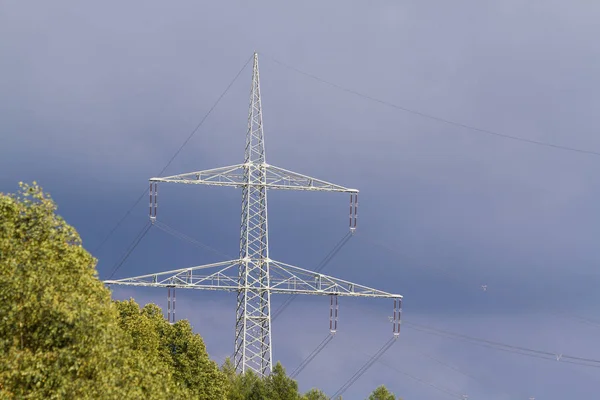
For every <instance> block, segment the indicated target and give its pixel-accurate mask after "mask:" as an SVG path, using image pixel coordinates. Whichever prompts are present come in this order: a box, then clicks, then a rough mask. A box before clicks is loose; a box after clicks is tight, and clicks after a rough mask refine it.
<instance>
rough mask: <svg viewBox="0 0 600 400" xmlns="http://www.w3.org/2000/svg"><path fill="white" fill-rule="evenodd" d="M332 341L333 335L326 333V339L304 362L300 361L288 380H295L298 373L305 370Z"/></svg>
mask: <svg viewBox="0 0 600 400" xmlns="http://www.w3.org/2000/svg"><path fill="white" fill-rule="evenodd" d="M332 339H333V335H332V334H331V333H328V334H327V337H326V338H325V339H323V340H322V341H321V343H319V345H318V346H317V347H315V349H314V350H313V351H312V352H311V353H310V354H309V355H308V356H307V357H306V358H305V359H304V360H302V362H301V363H300V365H298V366H297V367H296V369H295V370H294V371H292V373H291V374H290V378H292V379H296V377H297V376H298V375H299V374H300V372H302V370H303V369H304V368H306V367H307V366H308V364H310V363H311V361H312V360H314V359H315V357H317V356H318V355H319V353H320V352H322V351H323V349H325V347H327V345H328V344H329V342H331V340H332Z"/></svg>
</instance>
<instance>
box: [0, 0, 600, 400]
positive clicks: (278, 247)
mask: <svg viewBox="0 0 600 400" xmlns="http://www.w3.org/2000/svg"><path fill="white" fill-rule="evenodd" d="M599 19H600V4H596V3H594V2H590V1H583V0H582V1H578V0H575V1H571V2H568V3H567V2H564V1H562V2H561V1H553V0H550V1H543V2H542V1H528V2H525V1H520V2H519V1H515V0H507V1H503V2H492V1H473V0H468V1H467V0H464V1H458V2H452V3H449V2H445V1H440V0H429V1H406V2H392V1H375V2H357V1H352V2H342V1H337V0H335V1H331V2H327V3H325V4H323V3H322V2H313V1H309V2H300V3H289V2H268V1H255V2H251V3H247V2H241V1H223V2H212V3H207V2H194V1H180V2H177V3H175V4H165V3H164V2H158V1H143V2H142V1H131V2H127V3H122V2H116V1H105V2H101V3H96V4H91V3H83V2H76V1H64V0H60V1H54V2H51V3H50V2H30V1H4V2H2V3H0V38H2V39H1V40H0V71H2V73H1V74H0V138H1V141H0V143H1V145H0V170H2V171H3V173H2V174H0V191H2V192H13V191H15V190H16V189H17V182H18V181H32V180H34V179H35V180H37V181H38V182H39V183H40V184H41V185H42V186H43V187H44V188H45V189H46V190H47V191H49V192H50V193H51V195H52V196H53V197H54V198H55V200H56V201H57V203H58V205H59V211H60V213H61V214H62V215H63V216H64V217H65V218H66V219H67V221H68V222H69V223H71V224H73V225H74V226H75V227H76V228H77V229H78V230H79V232H80V233H81V235H82V237H83V240H84V244H85V246H86V247H87V248H88V249H90V250H93V249H95V248H96V247H97V246H98V245H99V244H100V243H101V241H102V239H103V238H104V237H105V236H106V234H107V233H108V232H109V231H110V230H111V229H112V228H113V226H114V225H115V224H116V222H117V221H118V220H119V219H120V218H121V217H122V215H123V214H124V213H125V212H126V211H127V210H128V209H129V207H130V206H131V204H132V203H133V202H134V201H135V199H136V198H137V197H138V196H139V194H140V193H141V192H142V191H143V190H144V188H145V187H146V183H147V179H148V178H149V177H151V176H155V175H156V174H157V173H158V172H159V171H160V170H161V169H162V167H163V166H164V165H165V164H166V163H167V161H168V160H169V159H170V158H171V156H172V155H173V154H174V153H175V151H176V150H177V149H178V148H179V146H180V145H181V143H182V142H183V141H184V140H185V138H186V137H187V136H188V135H189V133H190V132H191V131H192V130H193V129H194V127H195V126H196V125H197V124H198V122H199V121H200V120H201V118H202V116H203V115H204V114H205V113H206V112H207V111H208V109H209V108H210V107H211V106H212V104H213V103H214V101H215V100H216V99H217V97H218V96H219V95H220V94H221V92H222V91H223V90H224V89H225V87H226V86H227V84H228V83H229V82H230V81H231V79H232V78H233V77H234V76H235V74H236V73H237V72H238V71H239V69H240V68H241V67H242V65H243V64H244V62H246V60H247V59H248V58H249V57H250V56H251V54H252V52H253V51H255V50H256V51H258V52H259V53H260V54H261V55H260V70H261V84H262V96H263V99H262V100H263V111H264V127H265V137H266V147H267V159H268V161H269V163H272V164H274V165H278V166H281V167H284V168H286V169H291V170H294V171H298V172H301V173H306V174H309V175H312V176H316V177H319V178H323V179H326V180H329V181H333V182H336V183H339V184H341V185H345V186H350V187H356V188H358V189H360V190H361V194H360V196H359V197H360V198H359V200H360V207H359V226H358V233H357V234H356V236H355V237H353V238H352V239H351V240H350V241H349V242H348V244H347V245H346V246H345V247H344V249H343V250H342V251H341V252H340V254H339V255H338V256H337V257H336V258H335V259H334V260H333V261H332V262H331V263H330V264H329V265H328V266H327V268H326V269H325V270H324V272H325V273H328V274H331V275H335V276H338V277H340V278H344V279H347V280H352V281H356V282H360V283H363V284H365V285H369V286H374V287H377V288H380V289H382V290H386V291H392V292H400V293H401V294H403V295H404V296H405V304H404V311H405V313H404V317H405V319H406V321H412V322H416V323H420V324H423V325H427V326H432V327H435V328H439V329H444V330H449V331H453V332H458V333H463V334H468V335H471V336H477V337H481V338H486V339H489V340H496V341H501V342H504V343H509V344H514V345H518V346H524V347H531V348H535V349H540V350H546V351H549V352H556V353H558V354H561V353H563V354H570V355H575V356H582V357H587V358H596V359H600V347H599V345H598V342H597V337H598V332H599V330H600V325H594V324H590V323H583V321H582V320H581V318H580V317H583V318H588V319H592V320H594V319H595V320H596V321H600V311H599V309H598V304H599V302H600V295H599V294H598V291H597V290H596V288H597V287H598V285H599V284H600V274H599V272H598V269H597V265H598V261H599V258H600V257H599V255H598V252H597V245H596V239H595V238H597V237H598V236H599V234H600V224H599V222H600V214H598V212H597V203H596V199H597V198H598V196H599V195H600V178H598V175H597V174H595V173H594V171H595V170H596V168H597V167H598V165H600V157H599V156H594V155H586V154H581V153H577V152H570V151H564V150H559V149H554V148H548V147H541V146H536V145H532V144H527V143H522V142H517V141H512V140H508V139H503V138H499V137H495V136H491V135H486V134H483V133H479V132H475V131H470V130H468V129H464V128H460V127H456V126H452V125H448V124H444V123H440V122H436V121H432V120H429V119H425V118H422V117H420V116H418V115H414V114H410V113H406V112H401V111H399V110H396V109H393V108H390V107H386V106H384V105H382V104H378V103H375V102H372V101H369V100H367V99H364V98H361V97H358V96H354V95H351V94H349V93H346V92H343V91H340V90H338V89H335V88H332V87H330V86H327V85H324V84H323V83H319V82H317V81H315V80H313V79H310V78H307V77H306V76H303V75H300V74H298V73H296V72H294V71H291V70H289V69H286V68H284V67H282V66H281V65H280V64H278V63H276V62H274V61H273V59H276V60H280V61H282V62H284V63H286V64H289V65H293V66H294V67H296V68H298V69H301V70H302V71H306V72H308V73H311V74H314V75H317V76H319V77H320V78H323V79H325V80H328V81H331V82H334V83H336V84H339V85H341V86H343V87H347V88H350V89H353V90H356V91H359V92H362V93H365V94H368V95H369V96H372V97H375V98H378V99H382V100H385V101H388V102H391V103H394V104H397V105H400V106H403V107H406V108H410V109H414V110H418V111H421V112H424V113H428V114H432V115H435V116H438V117H441V118H446V119H450V120H453V121H458V122H461V123H464V124H467V125H472V126H476V127H480V128H483V129H489V130H493V131H497V132H502V133H506V134H509V135H514V136H519V137H523V138H527V139H532V140H540V141H545V142H549V143H554V144H558V145H565V146H570V147H576V148H581V149H585V150H592V151H600V136H598V135H597V126H598V124H597V110H598V108H599V106H600V96H599V95H598V93H599V92H600V90H599V89H600V81H599V80H598V77H597V71H598V70H599V69H600V48H599V47H598V45H597V37H599V36H600V32H599V31H600V26H599V25H598V23H597V21H598V20H599ZM250 79H251V69H250V68H246V69H245V70H244V71H243V73H242V75H241V76H240V78H239V79H238V81H236V83H235V84H234V85H233V86H232V88H231V90H230V91H229V92H228V93H227V95H226V96H225V97H224V98H223V100H222V101H221V103H220V104H219V106H218V107H217V108H216V109H215V110H214V112H213V113H212V114H211V115H210V117H209V118H208V119H207V120H206V122H205V123H204V125H203V126H202V127H201V129H200V130H199V131H198V132H197V134H196V135H195V136H194V137H193V139H192V140H191V141H190V142H189V143H188V145H187V146H186V147H185V148H184V150H183V151H182V152H181V153H180V155H179V156H178V157H177V158H176V159H175V161H174V162H173V163H172V164H171V166H170V167H169V168H168V169H167V171H166V174H174V173H178V172H187V171H193V170H199V169H207V168H211V167H217V166H224V165H230V164H236V163H239V162H241V161H242V160H243V147H244V135H245V131H246V121H247V107H248V94H249V88H250ZM159 191H160V203H159V213H158V218H159V219H160V220H162V221H164V222H165V223H167V224H169V225H170V226H172V227H174V228H176V229H177V230H179V231H182V232H184V233H186V234H188V235H190V236H192V237H194V238H195V239H197V240H199V241H201V242H203V243H206V244H208V245H210V246H212V247H214V248H216V249H218V250H219V251H222V252H225V253H228V254H236V253H237V251H238V250H237V247H238V245H239V238H238V235H239V218H240V215H239V214H240V204H239V203H240V192H239V191H236V190H234V189H228V188H212V187H177V186H167V185H162V186H161V187H160V188H159ZM347 201H348V199H347V197H346V196H345V195H336V194H316V193H281V192H274V193H270V195H269V217H270V219H269V228H270V244H271V254H272V257H273V258H276V259H278V260H280V261H283V262H287V263H290V264H294V265H298V266H300V267H304V268H313V267H314V266H316V265H317V264H318V262H319V261H320V260H321V259H322V258H323V257H324V256H325V255H326V254H327V252H328V251H329V250H330V249H331V248H332V246H333V245H334V244H335V243H336V242H337V241H338V240H339V239H340V238H341V237H342V236H343V235H344V234H345V233H346V231H347ZM146 203H147V202H146V199H144V200H143V201H141V202H140V204H139V205H138V206H137V207H136V208H135V209H134V210H133V212H132V213H131V215H130V216H129V217H128V218H127V219H126V221H125V222H124V224H123V225H122V227H121V228H120V229H119V230H118V231H116V232H115V234H114V235H112V237H111V238H110V240H109V241H108V242H107V243H106V244H105V245H104V246H103V247H102V249H101V250H100V251H99V252H97V253H95V254H94V255H95V256H96V257H98V259H99V265H98V270H99V274H100V276H101V277H102V278H107V276H108V275H109V274H110V271H111V270H112V268H113V266H114V265H115V263H117V262H118V261H119V260H120V258H121V257H122V255H123V253H124V252H125V250H126V248H127V247H128V245H129V244H130V242H131V241H132V240H133V238H134V236H135V235H136V233H137V232H138V231H139V230H140V229H141V228H142V226H143V225H144V223H146V221H147V204H146ZM384 246H386V247H388V248H392V249H394V252H391V251H389V250H386V249H385V248H384ZM219 259H220V258H219V257H218V256H216V255H215V254H213V253H211V252H208V251H205V250H202V249H198V248H196V247H192V246H190V245H189V244H187V243H183V242H181V241H178V240H177V239H175V238H173V237H171V236H168V235H166V234H165V233H164V232H162V231H160V230H158V229H155V228H153V229H151V230H150V232H149V233H148V235H147V236H146V237H145V239H144V241H143V242H142V243H141V244H140V245H139V246H138V248H137V249H136V250H135V252H134V253H133V254H132V255H131V257H129V259H128V260H127V262H126V263H125V264H124V265H123V266H122V267H121V269H120V270H119V271H118V273H117V274H116V277H126V276H133V275H139V274H142V273H149V272H155V271H161V270H166V269H175V268H182V267H187V266H192V265H199V264H205V263H209V262H215V261H218V260H219ZM481 285H487V287H488V290H487V291H485V292H484V291H483V290H482V289H481ZM114 296H115V298H127V297H129V296H132V297H134V298H136V299H137V300H138V301H139V302H141V303H145V302H158V303H159V304H160V305H161V306H166V293H165V292H163V291H162V290H141V289H139V290H138V289H132V288H123V287H121V288H114ZM281 301H282V299H281V298H279V297H276V296H274V302H275V303H276V304H278V303H280V302H281ZM234 303H235V298H234V296H232V295H228V294H209V293H197V292H194V293H189V292H188V293H182V291H179V292H178V316H179V317H180V318H188V319H189V320H190V321H191V322H192V324H193V325H194V328H195V330H196V331H197V332H199V333H200V334H202V336H203V337H204V338H205V340H206V343H207V346H208V350H209V352H210V354H211V355H212V356H213V357H214V358H215V359H217V360H220V359H222V358H223V357H225V356H226V355H228V354H230V353H231V350H232V346H233V325H234ZM391 306H392V305H391V304H388V302H385V301H381V300H378V301H358V300H347V299H340V328H339V332H338V334H337V336H336V338H335V339H334V340H333V341H332V342H331V343H330V345H329V346H328V347H327V348H326V350H325V351H323V352H322V353H321V354H320V355H319V357H318V358H316V359H315V360H314V361H313V362H312V363H311V364H310V365H309V367H308V368H306V369H305V370H304V371H303V372H302V374H301V375H300V376H299V377H298V379H299V383H300V387H301V388H302V389H303V390H306V389H308V388H310V387H312V386H318V387H321V388H323V389H324V390H326V391H327V392H328V393H330V394H331V393H333V392H335V391H336V390H337V389H338V388H339V387H340V386H341V385H342V384H343V383H344V382H345V381H346V380H347V379H348V378H349V377H350V376H351V375H352V374H353V373H354V372H355V371H356V370H357V369H358V368H359V367H360V366H361V365H362V364H363V363H364V362H365V361H366V359H367V358H368V355H369V354H372V353H373V352H375V351H376V350H377V349H378V348H379V347H380V346H381V345H382V344H383V343H384V342H385V341H386V340H387V338H388V337H389V336H390V335H391V326H390V324H389V323H388V322H387V316H388V315H389V314H390V313H391ZM327 313H328V299H326V298H320V297H317V298H302V299H297V300H296V301H295V302H294V303H293V304H292V305H291V306H290V307H289V308H288V309H287V310H286V314H284V315H283V316H281V317H280V319H278V320H277V321H275V322H274V324H273V335H274V339H273V341H274V358H275V359H277V360H281V361H282V362H283V363H284V365H285V366H286V367H287V368H288V370H293V369H294V368H295V366H296V365H297V364H298V363H299V362H300V361H301V360H302V359H303V357H305V356H306V355H307V354H308V353H309V352H310V351H311V350H312V349H313V348H314V347H315V346H316V345H317V344H318V343H319V342H320V341H321V340H322V338H323V337H324V336H325V335H326V334H327V332H328V324H327ZM363 351H364V353H363ZM424 354H427V355H429V356H430V357H434V358H435V359H437V360H439V361H442V362H443V363H445V364H449V365H451V366H452V367H453V368H454V369H452V368H449V367H447V366H444V365H442V364H441V363H440V362H436V361H434V360H432V359H431V358H428V357H427V356H425V355H424ZM384 361H385V363H386V364H389V365H390V366H391V367H389V366H386V365H383V364H376V365H374V366H373V368H372V369H370V370H369V372H367V373H366V374H365V375H363V377H362V378H361V379H360V380H359V381H358V382H356V384H355V385H353V386H352V387H351V389H349V390H348V391H347V392H346V393H345V398H349V399H361V398H365V397H366V396H367V394H368V392H369V391H370V390H372V389H373V388H374V387H376V386H377V385H379V384H386V385H387V386H388V387H389V388H391V389H392V390H393V391H394V392H395V393H396V394H398V395H401V396H403V398H404V399H405V400H406V399H438V398H439V399H444V398H456V395H457V394H458V395H462V394H468V395H469V399H478V398H479V399H482V398H486V399H492V400H496V399H498V400H500V399H502V400H503V399H528V398H529V397H530V396H531V397H535V398H536V399H537V400H540V399H550V400H552V399H557V400H562V399H565V398H578V397H584V396H587V397H589V396H590V395H593V393H595V392H597V387H598V382H599V381H600V370H598V369H597V368H585V367H580V366H575V365H570V364H566V363H564V362H560V361H557V362H553V361H552V362H551V361H545V360H539V359H536V358H530V357H525V356H522V355H517V354H513V353H506V352H499V351H497V350H494V349H489V348H484V347H478V346H475V345H473V344H468V343H463V342H459V341H455V340H451V339H448V338H445V337H439V336H431V335H426V334H423V333H421V332H419V331H416V330H414V329H410V327H409V326H403V332H402V335H401V339H400V340H399V342H398V343H396V344H395V345H394V347H392V348H391V350H390V351H389V352H388V353H387V354H386V355H385V356H384ZM392 367H393V368H392ZM457 370H459V371H461V372H462V373H460V372H458V371H457ZM399 371H402V372H404V373H406V374H409V375H411V376H413V377H416V378H418V379H420V381H417V380H415V379H412V378H410V377H408V376H407V375H403V374H402V373H401V372H399ZM467 375H470V376H472V377H474V378H475V379H474V378H472V377H468V376H467ZM430 385H434V386H436V387H440V388H444V389H445V390H446V391H447V392H448V393H453V394H454V395H452V394H448V393H443V392H441V391H438V390H436V389H435V388H433V387H431V386H430ZM458 398H461V396H459V397H458Z"/></svg>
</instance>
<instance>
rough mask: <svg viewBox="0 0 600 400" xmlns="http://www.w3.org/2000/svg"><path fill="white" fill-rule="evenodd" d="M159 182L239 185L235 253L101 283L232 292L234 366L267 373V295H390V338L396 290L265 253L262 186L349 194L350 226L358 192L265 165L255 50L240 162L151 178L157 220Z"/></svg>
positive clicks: (396, 325)
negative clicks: (228, 257)
mask: <svg viewBox="0 0 600 400" xmlns="http://www.w3.org/2000/svg"><path fill="white" fill-rule="evenodd" d="M158 182H166V183H184V184H192V185H213V186H230V187H236V188H241V189H242V218H241V219H242V222H241V235H240V255H239V258H238V259H235V260H231V261H224V262H219V263H215V264H208V265H201V266H196V267H190V268H183V269H178V270H173V271H166V272H159V273H153V274H148V275H143V276H136V277H132V278H125V279H118V280H108V281H105V283H107V284H114V285H129V286H150V287H168V288H184V289H200V290H223V291H230V292H236V293H237V308H236V324H235V350H234V364H235V368H236V370H238V371H239V372H244V371H246V370H249V369H251V370H253V371H254V372H255V373H258V374H259V375H260V376H264V375H266V374H268V373H270V372H271V368H272V364H271V359H272V350H271V302H270V297H271V294H272V293H283V294H311V295H334V296H352V297H378V298H392V299H394V317H393V322H394V328H393V331H394V337H397V336H398V334H399V333H400V313H401V306H400V304H401V299H402V296H401V295H398V294H391V293H386V292H383V291H381V290H377V289H372V288H369V287H366V286H363V285H359V284H355V283H352V282H348V281H345V280H342V279H338V278H334V277H331V276H327V275H323V274H321V273H316V272H312V271H309V270H306V269H302V268H299V267H295V266H293V265H289V264H285V263H282V262H280V261H276V260H273V259H271V258H270V257H269V241H268V237H269V234H268V232H269V230H268V223H267V190H268V189H280V190H307V191H318V192H342V193H349V194H350V229H351V230H352V232H354V229H356V209H357V195H358V190H356V189H350V188H346V187H343V186H339V185H335V184H333V183H329V182H326V181H323V180H320V179H316V178H311V177H309V176H305V175H302V174H298V173H296V172H291V171H287V170H285V169H283V168H279V167H275V166H273V165H269V164H267V162H266V158H265V142H264V135H263V120H262V107H261V100H260V80H259V74H258V55H257V53H254V66H253V73H252V89H251V94H250V112H249V114H248V131H247V133H246V150H245V159H244V163H243V164H237V165H232V166H229V167H222V168H215V169H210V170H204V171H197V172H190V173H185V174H181V175H174V176H168V177H163V178H151V179H150V219H151V221H152V222H154V221H155V220H156V193H157V192H156V191H157V183H158ZM215 270H216V271H215ZM213 271H214V272H213ZM396 300H397V301H398V302H397V304H396Z"/></svg>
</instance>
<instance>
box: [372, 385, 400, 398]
mask: <svg viewBox="0 0 600 400" xmlns="http://www.w3.org/2000/svg"><path fill="white" fill-rule="evenodd" d="M369 400H396V395H395V394H394V393H392V392H390V391H389V390H387V388H386V387H385V386H383V385H381V386H379V387H378V388H377V389H375V390H374V391H373V393H371V395H370V396H369Z"/></svg>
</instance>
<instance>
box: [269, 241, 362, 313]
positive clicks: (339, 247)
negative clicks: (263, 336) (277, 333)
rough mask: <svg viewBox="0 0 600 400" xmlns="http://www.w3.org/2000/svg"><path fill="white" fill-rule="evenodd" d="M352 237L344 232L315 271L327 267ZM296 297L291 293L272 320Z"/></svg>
mask: <svg viewBox="0 0 600 400" xmlns="http://www.w3.org/2000/svg"><path fill="white" fill-rule="evenodd" d="M351 237H352V233H350V232H348V233H346V234H344V236H342V238H341V239H340V240H339V242H337V243H336V244H335V246H333V248H332V249H331V250H330V251H329V253H327V255H326V256H325V258H323V259H322V260H321V262H319V264H318V265H317V267H316V268H315V271H314V272H321V271H322V270H323V268H325V267H326V266H327V264H329V262H331V260H332V259H333V257H335V256H336V255H337V254H338V253H339V252H340V250H342V248H343V247H344V246H345V245H346V243H348V241H349V240H350V238H351ZM296 297H298V295H297V294H293V295H290V296H289V297H287V298H286V299H285V301H284V302H283V304H281V305H280V306H279V308H278V309H277V310H275V312H274V313H273V316H272V317H271V321H275V320H276V319H277V317H279V316H280V315H281V313H283V312H284V311H285V309H286V308H288V307H289V306H290V304H291V303H292V301H294V299H295V298H296Z"/></svg>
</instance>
